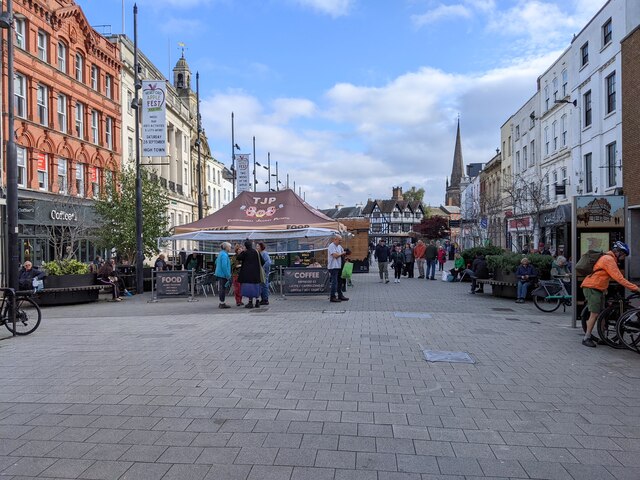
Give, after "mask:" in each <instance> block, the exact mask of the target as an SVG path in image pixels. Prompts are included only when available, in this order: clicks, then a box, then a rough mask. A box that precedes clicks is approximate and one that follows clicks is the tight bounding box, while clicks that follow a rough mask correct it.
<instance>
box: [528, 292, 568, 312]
mask: <svg viewBox="0 0 640 480" xmlns="http://www.w3.org/2000/svg"><path fill="white" fill-rule="evenodd" d="M561 303H562V300H561V299H560V298H548V297H539V296H537V295H533V304H534V305H535V306H536V307H538V309H539V310H542V311H543V312H546V313H551V312H555V311H556V310H557V309H558V308H559V307H560V304H561Z"/></svg>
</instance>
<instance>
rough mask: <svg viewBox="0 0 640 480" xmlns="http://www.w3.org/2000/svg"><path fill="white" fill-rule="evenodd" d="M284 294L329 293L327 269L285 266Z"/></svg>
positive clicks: (283, 271)
mask: <svg viewBox="0 0 640 480" xmlns="http://www.w3.org/2000/svg"><path fill="white" fill-rule="evenodd" d="M282 273H283V281H284V284H283V293H284V294H285V295H325V294H328V293H329V278H330V275H329V270H327V269H326V268H285V269H283V270H282Z"/></svg>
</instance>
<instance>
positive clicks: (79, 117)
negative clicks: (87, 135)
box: [76, 102, 84, 139]
mask: <svg viewBox="0 0 640 480" xmlns="http://www.w3.org/2000/svg"><path fill="white" fill-rule="evenodd" d="M76 136H77V137H78V138H82V139H84V105H83V104H81V103H80V102H76Z"/></svg>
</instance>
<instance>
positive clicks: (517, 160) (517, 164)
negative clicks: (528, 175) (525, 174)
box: [516, 150, 527, 172]
mask: <svg viewBox="0 0 640 480" xmlns="http://www.w3.org/2000/svg"><path fill="white" fill-rule="evenodd" d="M526 169H527V168H526V167H525V168H522V164H521V163H520V150H518V151H517V152H516V170H517V171H518V172H521V171H523V170H526Z"/></svg>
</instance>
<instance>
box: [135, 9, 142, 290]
mask: <svg viewBox="0 0 640 480" xmlns="http://www.w3.org/2000/svg"><path fill="white" fill-rule="evenodd" d="M139 73H140V64H139V63H138V5H137V4H135V3H134V4H133V78H134V85H135V88H134V90H135V94H134V99H133V101H134V104H135V107H136V108H135V122H136V129H135V136H136V294H138V295H141V294H142V293H143V292H144V276H143V273H144V272H143V271H142V270H143V267H144V247H143V244H142V230H143V229H142V221H143V220H142V172H141V170H140V89H141V88H142V80H140V78H139V77H138V75H139Z"/></svg>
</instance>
